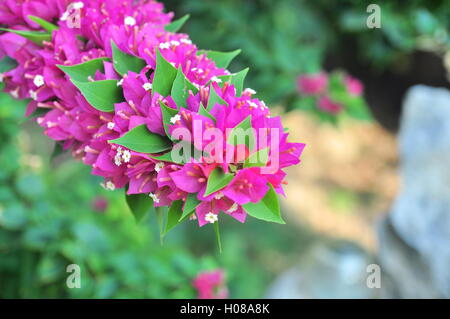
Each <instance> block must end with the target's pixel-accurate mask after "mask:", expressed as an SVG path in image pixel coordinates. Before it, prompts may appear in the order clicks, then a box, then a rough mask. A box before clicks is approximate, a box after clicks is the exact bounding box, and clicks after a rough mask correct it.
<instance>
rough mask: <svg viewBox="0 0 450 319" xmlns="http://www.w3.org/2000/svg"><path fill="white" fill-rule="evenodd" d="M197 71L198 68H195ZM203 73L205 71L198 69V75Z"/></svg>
mask: <svg viewBox="0 0 450 319" xmlns="http://www.w3.org/2000/svg"><path fill="white" fill-rule="evenodd" d="M195 69H197V68H195ZM203 72H204V71H203V69H198V70H197V73H198V74H202V73H203Z"/></svg>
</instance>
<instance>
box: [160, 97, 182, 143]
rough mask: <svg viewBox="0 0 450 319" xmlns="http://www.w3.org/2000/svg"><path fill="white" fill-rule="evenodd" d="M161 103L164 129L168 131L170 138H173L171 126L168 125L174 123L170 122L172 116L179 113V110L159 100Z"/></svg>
mask: <svg viewBox="0 0 450 319" xmlns="http://www.w3.org/2000/svg"><path fill="white" fill-rule="evenodd" d="M159 105H160V106H161V114H162V118H163V126H164V131H165V132H166V135H167V136H168V137H169V138H170V139H172V137H171V136H170V134H169V128H168V127H167V125H169V124H172V123H170V119H171V118H172V117H174V116H175V115H176V114H178V110H176V109H172V108H170V107H168V106H166V105H165V104H164V103H163V102H161V101H159Z"/></svg>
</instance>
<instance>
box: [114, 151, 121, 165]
mask: <svg viewBox="0 0 450 319" xmlns="http://www.w3.org/2000/svg"><path fill="white" fill-rule="evenodd" d="M114 163H115V164H116V165H117V166H120V165H122V148H121V147H118V148H117V152H116V155H115V156H114Z"/></svg>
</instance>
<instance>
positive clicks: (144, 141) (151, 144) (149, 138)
mask: <svg viewBox="0 0 450 319" xmlns="http://www.w3.org/2000/svg"><path fill="white" fill-rule="evenodd" d="M109 142H110V143H114V144H118V145H121V146H123V147H126V148H128V149H130V150H133V151H136V152H140V153H159V152H163V151H165V150H168V149H170V148H171V147H172V143H171V142H170V141H169V140H168V139H167V138H166V137H163V136H161V135H158V134H154V133H152V132H150V131H149V130H148V129H147V126H146V125H145V124H142V125H139V126H136V127H135V128H134V129H132V130H131V131H128V132H127V133H125V135H123V136H121V137H119V138H117V139H115V140H111V141H109Z"/></svg>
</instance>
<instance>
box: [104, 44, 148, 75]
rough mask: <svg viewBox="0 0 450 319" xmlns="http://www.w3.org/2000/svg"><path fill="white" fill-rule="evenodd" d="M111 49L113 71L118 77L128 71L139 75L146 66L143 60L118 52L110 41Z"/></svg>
mask: <svg viewBox="0 0 450 319" xmlns="http://www.w3.org/2000/svg"><path fill="white" fill-rule="evenodd" d="M111 48H112V54H113V63H114V69H115V70H116V71H117V73H119V74H120V75H124V74H126V73H128V71H132V72H134V73H139V72H141V70H142V69H143V68H145V66H146V65H147V62H145V60H143V59H141V58H138V57H136V56H134V55H131V54H128V53H125V52H123V51H122V50H120V49H119V48H118V47H117V45H116V44H115V43H114V41H112V40H111Z"/></svg>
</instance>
